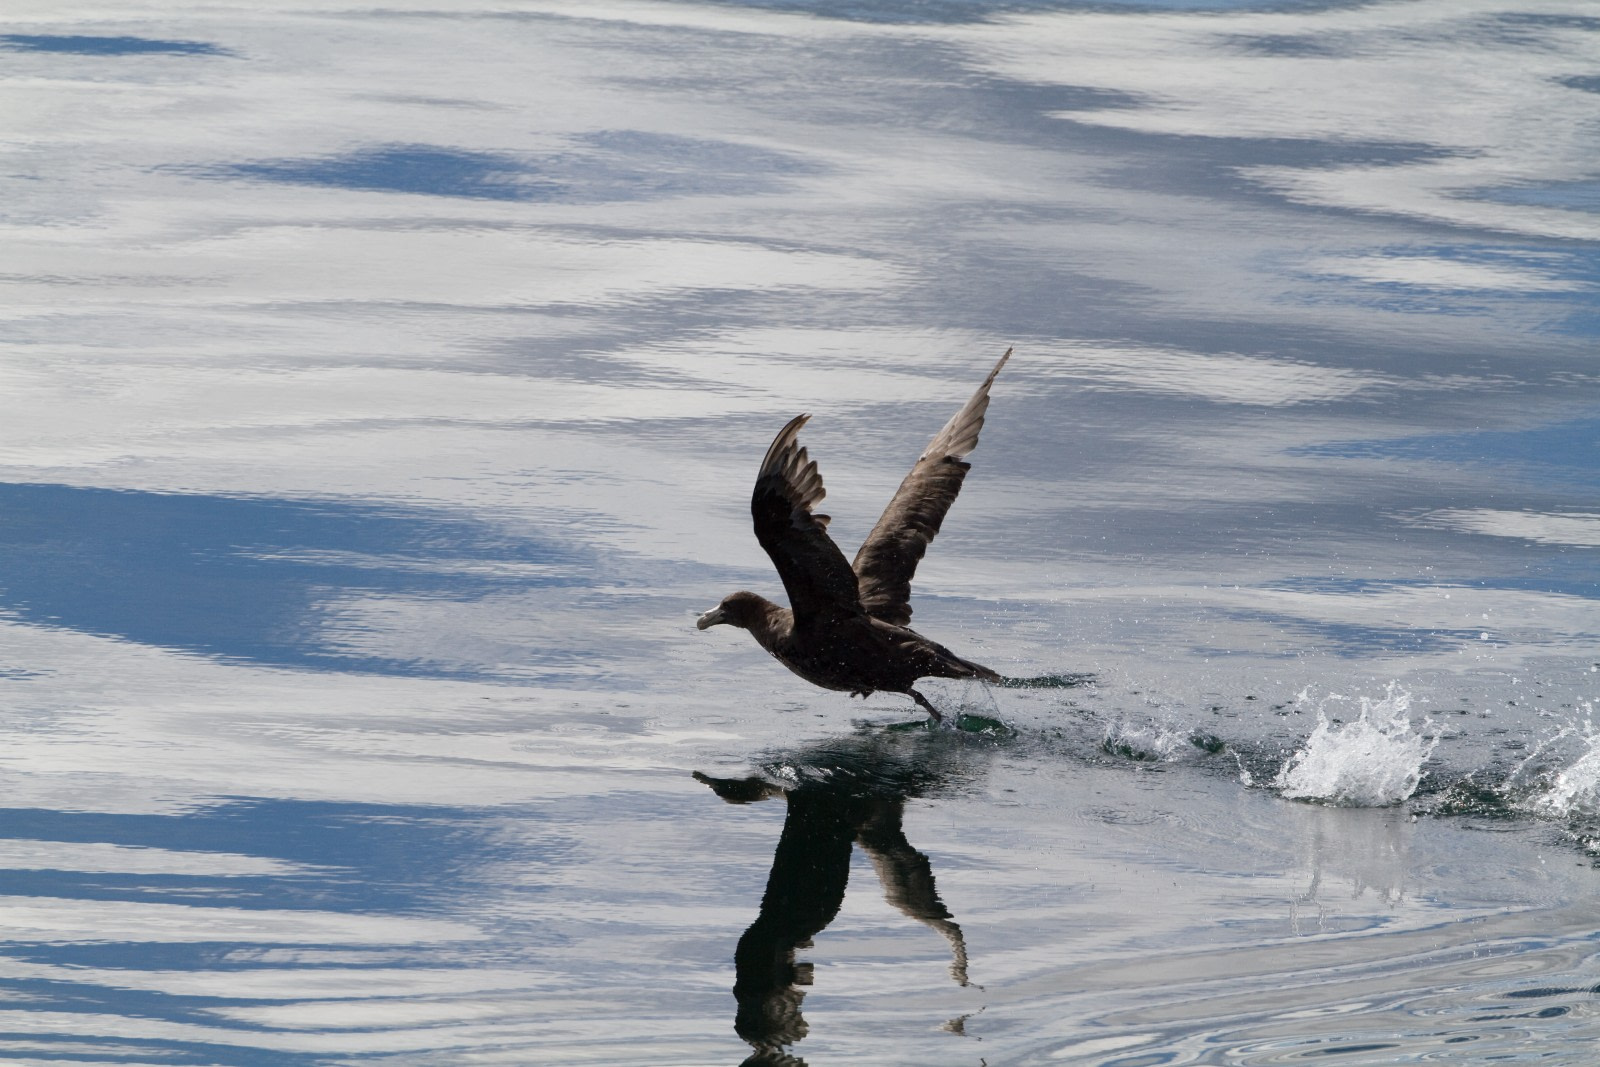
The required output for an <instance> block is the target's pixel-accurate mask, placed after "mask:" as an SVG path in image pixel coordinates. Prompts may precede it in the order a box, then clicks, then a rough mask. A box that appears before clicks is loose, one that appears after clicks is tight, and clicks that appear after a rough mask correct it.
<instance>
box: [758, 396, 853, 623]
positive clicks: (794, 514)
mask: <svg viewBox="0 0 1600 1067" xmlns="http://www.w3.org/2000/svg"><path fill="white" fill-rule="evenodd" d="M810 417H811V416H810V415H800V416H797V417H796V418H794V419H791V420H790V422H789V425H787V426H785V427H784V428H783V429H782V430H779V431H778V436H777V437H775V438H773V440H772V445H771V447H769V448H768V449H767V454H766V456H765V457H764V458H763V459H762V460H761V471H760V473H758V474H757V475H756V487H755V492H754V493H752V494H751V497H750V516H751V518H753V519H754V520H755V527H756V540H757V541H760V542H761V547H762V548H764V549H766V550H767V555H769V556H771V557H772V563H773V565H774V566H776V567H777V568H778V577H780V578H782V579H783V588H784V589H785V591H787V592H788V594H789V607H790V608H791V609H792V610H793V611H794V615H795V621H796V622H797V623H799V622H803V621H804V620H807V619H821V618H829V617H837V616H839V615H860V614H861V595H860V592H859V589H858V588H857V585H856V574H855V571H853V570H851V569H850V564H849V562H848V561H846V560H845V558H844V553H843V552H840V551H839V546H838V545H836V544H834V543H833V538H831V537H829V536H828V516H826V515H817V514H814V513H813V512H812V510H811V509H812V507H813V505H815V504H817V503H818V502H819V501H821V500H822V498H823V497H824V496H826V495H827V490H825V489H824V488H823V487H822V475H821V474H819V473H818V472H817V464H816V461H815V460H813V459H810V458H809V457H808V456H807V455H806V450H805V449H804V448H803V447H801V446H800V445H799V444H798V443H797V442H796V440H795V438H796V436H797V435H798V434H799V433H800V427H802V426H804V425H805V423H806V420H807V419H809V418H810Z"/></svg>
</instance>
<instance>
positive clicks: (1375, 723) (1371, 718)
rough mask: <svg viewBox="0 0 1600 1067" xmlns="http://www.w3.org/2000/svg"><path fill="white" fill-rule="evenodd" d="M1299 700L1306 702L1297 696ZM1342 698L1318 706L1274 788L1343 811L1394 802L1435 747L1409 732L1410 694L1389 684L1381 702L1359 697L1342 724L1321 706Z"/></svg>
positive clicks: (1413, 784)
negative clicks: (1354, 713) (1352, 715)
mask: <svg viewBox="0 0 1600 1067" xmlns="http://www.w3.org/2000/svg"><path fill="white" fill-rule="evenodd" d="M1300 699H1301V700H1305V699H1308V697H1307V695H1306V694H1305V693H1304V692H1302V693H1301V694H1300ZM1345 699H1347V698H1345V697H1342V696H1338V695H1330V696H1328V697H1327V698H1326V700H1324V701H1323V702H1322V704H1323V706H1319V707H1318V708H1317V727H1316V729H1315V730H1313V731H1312V732H1311V736H1310V737H1309V738H1307V739H1306V743H1305V745H1304V746H1303V747H1302V748H1301V749H1300V750H1299V751H1297V752H1296V753H1295V754H1294V755H1293V756H1290V757H1289V759H1288V761H1287V762H1285V763H1284V765H1283V767H1282V769H1281V770H1279V771H1278V776H1277V778H1276V779H1275V780H1274V781H1273V785H1274V786H1276V787H1277V788H1278V789H1279V790H1281V791H1282V793H1283V795H1284V796H1286V797H1291V798H1294V799H1298V800H1320V801H1324V802H1327V803H1330V804H1340V805H1345V806H1348V807H1362V808H1365V807H1382V806H1384V805H1388V804H1398V803H1400V802H1401V801H1402V800H1405V799H1406V798H1408V797H1410V796H1411V794H1412V793H1414V792H1416V789H1417V785H1418V783H1419V782H1421V780H1422V764H1423V762H1424V761H1425V760H1426V759H1427V758H1428V756H1429V755H1431V754H1432V752H1433V749H1434V746H1435V745H1437V744H1438V743H1439V739H1438V738H1437V737H1428V736H1424V735H1422V734H1419V733H1416V732H1414V731H1413V730H1412V729H1411V717H1410V715H1408V714H1407V712H1408V711H1409V709H1410V707H1411V694H1410V693H1409V692H1407V691H1406V690H1404V689H1402V688H1400V687H1399V686H1398V685H1396V684H1393V683H1391V684H1390V686H1389V688H1388V691H1387V692H1386V693H1385V695H1384V697H1383V699H1381V700H1370V699H1368V698H1367V697H1360V698H1358V699H1359V701H1360V705H1361V714H1360V715H1359V716H1358V717H1357V718H1356V719H1355V720H1354V721H1352V722H1347V723H1344V724H1343V725H1339V724H1336V723H1334V722H1330V721H1329V720H1328V717H1327V715H1326V713H1325V711H1324V707H1325V706H1326V705H1327V704H1328V703H1331V702H1333V701H1342V700H1345Z"/></svg>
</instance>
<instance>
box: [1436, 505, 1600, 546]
mask: <svg viewBox="0 0 1600 1067" xmlns="http://www.w3.org/2000/svg"><path fill="white" fill-rule="evenodd" d="M1416 521H1418V522H1420V523H1422V524H1423V525H1428V526H1438V527H1443V528H1445V529H1450V530H1462V531H1464V532H1466V533H1475V534H1485V535H1487V536H1489V537H1516V538H1521V539H1522V540H1525V541H1537V542H1539V543H1540V544H1546V545H1574V546H1577V547H1580V548H1600V514H1594V513H1588V512H1570V511H1569V512H1538V511H1505V510H1501V509H1497V508H1444V509H1441V510H1439V511H1430V512H1428V513H1427V514H1426V515H1423V516H1421V517H1420V518H1419V519H1418V520H1416Z"/></svg>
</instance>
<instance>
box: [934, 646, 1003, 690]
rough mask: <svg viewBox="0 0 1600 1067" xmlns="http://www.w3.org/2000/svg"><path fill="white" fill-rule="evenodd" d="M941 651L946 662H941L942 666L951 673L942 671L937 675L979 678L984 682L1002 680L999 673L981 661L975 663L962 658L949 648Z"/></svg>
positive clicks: (941, 676)
mask: <svg viewBox="0 0 1600 1067" xmlns="http://www.w3.org/2000/svg"><path fill="white" fill-rule="evenodd" d="M940 651H942V652H944V657H943V659H944V663H943V664H941V666H943V667H944V668H945V670H946V671H948V672H949V673H940V674H939V675H938V676H937V677H940V678H977V679H978V680H980V681H984V682H998V681H1000V680H1001V678H1000V675H999V674H997V673H995V672H994V671H992V670H990V669H989V668H988V667H985V666H984V665H983V664H981V663H974V662H972V661H971V660H969V659H962V658H961V657H960V656H957V655H956V654H955V653H953V652H951V651H950V650H948V649H941V650H940Z"/></svg>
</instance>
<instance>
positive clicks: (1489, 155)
mask: <svg viewBox="0 0 1600 1067" xmlns="http://www.w3.org/2000/svg"><path fill="white" fill-rule="evenodd" d="M1593 13H1594V9H1593V5H1592V4H1589V3H1587V2H1584V0H1540V2H1539V3H1535V4H1528V5H1520V6H1518V7H1516V8H1515V9H1514V10H1508V5H1506V4H1505V3H1503V2H1500V0H1469V2H1464V3H1451V4H1419V3H1378V4H1362V5H1359V6H1355V7H1348V8H1333V9H1329V10H1323V11H1295V12H1292V13H1291V12H1282V13H1279V12H1209V13H1207V14H1206V15H1205V16H1203V17H1196V16H1194V15H1191V14H1179V13H1161V14H1153V15H1152V14H1149V13H1144V12H1137V13H1134V12H1128V13H1123V12H1115V13H1113V12H1070V13H1049V14H1037V15H1025V16H1016V17H1012V18H1007V19H1001V20H997V21H996V22H994V23H993V24H990V25H985V26H980V27H961V28H959V29H955V30H951V31H949V36H950V37H952V38H954V39H955V40H957V41H958V42H960V43H961V44H962V45H964V46H966V47H968V48H970V49H971V53H972V55H973V56H974V58H975V59H976V60H977V62H979V63H980V64H981V65H982V66H983V67H984V68H985V69H988V70H991V71H993V72H995V73H998V74H1002V75H1004V76H1006V77H1011V78H1018V79H1021V80H1024V81H1029V82H1035V83H1041V84H1051V85H1073V86H1092V87H1094V88H1097V89H1105V90H1113V91H1116V92H1119V93H1126V94H1132V96H1133V97H1134V98H1135V102H1134V103H1133V104H1131V106H1130V105H1129V104H1127V103H1125V102H1123V103H1119V104H1117V105H1115V106H1100V107H1097V106H1087V107H1082V108H1075V109H1071V110H1064V111H1060V112H1058V114H1060V115H1061V117H1063V118H1069V119H1071V120H1073V121H1075V122H1081V123H1088V124H1093V125H1098V126H1108V127H1117V128H1120V129H1125V130H1131V131H1138V132H1143V133H1151V134H1172V135H1177V136H1184V137H1211V138H1262V139H1267V138H1271V139H1285V140H1289V141H1296V142H1305V143H1311V142H1324V143H1328V144H1332V145H1341V144H1342V145H1348V146H1350V148H1351V155H1353V156H1359V155H1361V152H1360V151H1359V146H1361V145H1363V144H1369V145H1370V144H1379V145H1388V146H1396V147H1401V148H1409V149H1414V150H1415V151H1416V153H1417V155H1418V156H1419V157H1420V158H1416V159H1413V160H1411V161H1408V162H1392V161H1384V162H1378V163H1369V162H1364V161H1361V160H1359V159H1352V160H1350V161H1348V162H1345V163H1339V164H1333V165H1324V164H1318V165H1312V166H1297V165H1271V166H1267V165H1262V166H1253V167H1249V168H1247V169H1246V170H1245V173H1246V174H1247V176H1248V177H1250V178H1251V179H1252V180H1254V181H1256V182H1260V183H1262V184H1265V185H1267V186H1270V187H1272V188H1274V189H1276V190H1277V191H1279V192H1281V193H1282V194H1284V195H1286V196H1288V197H1290V198H1292V199H1295V200H1299V201H1302V202H1305V203H1310V204H1317V205H1321V206H1326V207H1337V208H1345V209H1350V210H1354V211H1361V212H1372V211H1376V212H1384V213H1399V214H1404V215H1410V216H1412V217H1415V218H1419V219H1427V220H1430V221H1436V222H1448V223H1453V224H1457V225H1465V226H1474V227H1486V228H1491V229H1502V230H1511V231H1516V232H1519V233H1528V234H1539V235H1548V236H1559V237H1586V238H1590V239H1592V238H1594V237H1596V236H1600V222H1597V221H1596V218H1595V216H1594V215H1593V214H1592V213H1586V212H1580V211H1565V210H1560V209H1556V208H1549V207H1541V206H1537V205H1517V204H1506V203H1495V202H1493V201H1491V200H1485V199H1480V198H1478V195H1477V194H1479V193H1481V192H1485V191H1488V190H1492V189H1495V188H1501V187H1505V186H1512V185H1518V184H1523V183H1527V184H1543V183H1549V182H1558V181H1572V180H1579V179H1585V178H1592V177H1593V176H1594V172H1595V154H1594V140H1593V132H1592V131H1593V116H1594V96H1593V94H1592V93H1586V92H1583V91H1580V90H1579V89H1576V88H1570V89H1569V88H1562V87H1560V86H1559V85H1558V83H1559V82H1560V80H1561V79H1563V78H1573V77H1578V76H1583V75H1588V74H1592V72H1593V71H1594V70H1595V69H1596V65H1597V64H1600V37H1597V35H1596V34H1595V33H1593V32H1592V30H1590V29H1587V28H1586V27H1585V26H1584V24H1583V22H1582V20H1583V18H1584V17H1586V16H1592V15H1593ZM1508 19H1517V20H1520V21H1519V22H1518V24H1517V26H1516V34H1515V35H1512V34H1509V33H1508V32H1506V20H1508Z"/></svg>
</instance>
